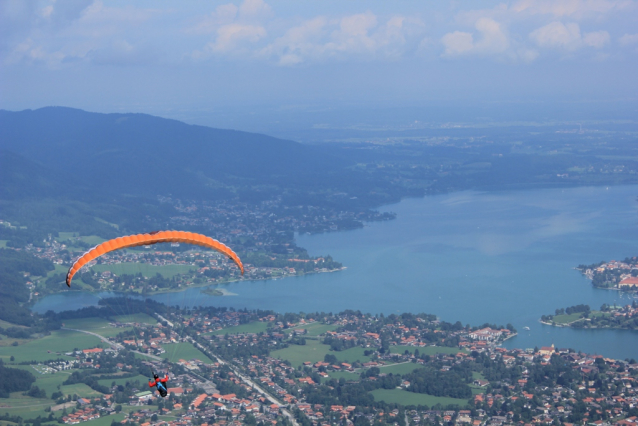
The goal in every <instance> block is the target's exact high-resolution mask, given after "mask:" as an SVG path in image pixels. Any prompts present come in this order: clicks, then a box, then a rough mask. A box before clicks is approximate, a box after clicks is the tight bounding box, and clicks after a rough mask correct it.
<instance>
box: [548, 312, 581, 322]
mask: <svg viewBox="0 0 638 426" xmlns="http://www.w3.org/2000/svg"><path fill="white" fill-rule="evenodd" d="M581 317H582V313H581V312H577V313H575V314H571V315H556V316H554V318H553V321H554V322H555V323H556V324H568V323H570V322H574V321H576V320H577V319H580V318H581Z"/></svg>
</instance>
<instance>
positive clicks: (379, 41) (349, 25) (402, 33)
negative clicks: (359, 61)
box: [259, 12, 421, 65]
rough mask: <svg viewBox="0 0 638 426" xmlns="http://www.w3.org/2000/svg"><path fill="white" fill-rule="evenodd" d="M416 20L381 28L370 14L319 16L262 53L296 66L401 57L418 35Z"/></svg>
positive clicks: (391, 21) (388, 23)
mask: <svg viewBox="0 0 638 426" xmlns="http://www.w3.org/2000/svg"><path fill="white" fill-rule="evenodd" d="M420 26H421V23H420V22H419V21H418V20H415V19H408V18H405V17H402V16H394V17H391V18H390V19H388V20H387V21H386V22H385V23H383V24H381V25H379V24H378V18H377V16H376V15H374V14H373V13H371V12H365V13H359V14H354V15H348V16H344V17H341V18H339V19H328V18H326V17H323V16H319V17H316V18H313V19H310V20H307V21H304V22H302V23H301V24H300V25H297V26H295V27H292V28H290V29H289V30H287V31H286V33H285V34H284V35H283V36H281V37H279V38H277V39H275V40H274V41H273V42H272V43H270V44H268V45H267V46H266V47H265V48H263V49H262V50H261V51H260V52H259V54H260V55H261V56H265V57H273V58H275V59H276V60H277V62H278V63H279V64H280V65H295V64H298V63H301V62H305V61H309V60H310V61H320V60H324V59H326V58H330V57H331V58H346V59H347V58H352V57H354V56H356V57H361V58H366V57H375V56H382V57H388V58H389V57H400V56H401V55H402V54H403V53H404V49H405V46H406V44H407V37H409V36H414V35H415V34H417V33H418V32H419V30H418V29H419V28H420Z"/></svg>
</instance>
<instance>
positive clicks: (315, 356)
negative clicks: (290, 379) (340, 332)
mask: <svg viewBox="0 0 638 426" xmlns="http://www.w3.org/2000/svg"><path fill="white" fill-rule="evenodd" d="M363 351H365V349H364V348H360V347H355V348H350V349H348V350H345V351H341V352H334V351H330V346H328V345H324V344H322V343H320V342H319V341H317V340H307V341H306V344H305V345H290V346H289V347H288V348H286V349H279V350H277V351H273V352H271V354H270V356H272V357H273V358H281V359H287V360H288V361H290V363H291V364H292V365H293V366H295V367H297V366H299V365H302V364H303V363H304V362H306V361H310V362H312V363H315V362H317V361H323V359H324V357H325V356H326V354H328V353H330V354H332V355H334V356H336V357H337V359H338V360H339V361H341V362H350V363H352V362H354V361H357V360H359V361H361V362H366V361H369V360H370V358H369V357H366V356H363Z"/></svg>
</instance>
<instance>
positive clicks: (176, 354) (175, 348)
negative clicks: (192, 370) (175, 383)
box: [162, 342, 213, 364]
mask: <svg viewBox="0 0 638 426" xmlns="http://www.w3.org/2000/svg"><path fill="white" fill-rule="evenodd" d="M162 347H163V348H164V349H165V350H166V353H164V354H162V358H168V360H169V361H171V362H177V361H179V360H180V359H183V360H186V361H189V360H191V359H198V360H200V361H202V362H205V363H207V364H212V363H213V361H212V360H211V359H210V358H208V357H207V356H206V355H204V354H203V353H202V352H201V351H200V350H199V349H197V348H196V347H195V346H193V345H192V343H188V342H180V343H169V344H164V345H162Z"/></svg>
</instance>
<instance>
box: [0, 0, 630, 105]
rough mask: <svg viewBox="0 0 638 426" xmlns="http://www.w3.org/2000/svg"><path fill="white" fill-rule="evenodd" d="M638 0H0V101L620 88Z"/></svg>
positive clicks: (606, 96) (608, 91)
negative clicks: (506, 0)
mask: <svg viewBox="0 0 638 426" xmlns="http://www.w3.org/2000/svg"><path fill="white" fill-rule="evenodd" d="M636 70H638V2H637V1H634V0H548V1H544V0H517V1H510V2H498V1H449V2H446V1H439V2H425V1H392V2H389V1H374V0H370V1H342V0H341V1H332V0H321V1H319V0H316V1H298V0H296V1H288V0H282V1H263V0H244V1H232V2H229V1H188V2H181V1H136V2H120V1H100V0H95V1H94V0H87V1H85V0H58V1H52V0H43V1H23V0H9V1H7V0H3V1H1V2H0V108H4V109H11V110H18V109H25V108H38V107H42V106H47V105H65V106H71V107H78V108H83V109H87V110H91V111H104V112H110V111H135V112H148V113H153V114H158V115H163V116H180V114H181V115H184V114H185V113H184V111H195V110H197V111H206V110H211V111H212V110H216V111H219V110H220V109H223V108H235V109H237V108H238V109H241V108H247V107H250V106H255V105H261V106H265V107H270V106H272V107H277V108H295V107H298V106H309V105H331V106H332V107H335V108H341V107H343V108H350V107H354V108H356V107H388V106H391V107H404V106H420V105H432V104H434V105H436V103H437V102H445V103H448V104H454V103H458V104H467V103H470V104H481V103H486V102H487V103H490V102H491V103H494V102H497V103H498V102H506V103H507V102H510V103H511V102H515V103H534V102H554V101H557V102H562V101H569V102H576V103H578V102H593V103H597V102H598V103H601V104H609V103H613V102H616V101H623V102H627V101H629V102H631V103H633V102H634V101H635V99H636V94H637V89H638V78H636Z"/></svg>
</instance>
